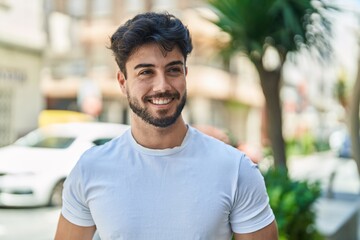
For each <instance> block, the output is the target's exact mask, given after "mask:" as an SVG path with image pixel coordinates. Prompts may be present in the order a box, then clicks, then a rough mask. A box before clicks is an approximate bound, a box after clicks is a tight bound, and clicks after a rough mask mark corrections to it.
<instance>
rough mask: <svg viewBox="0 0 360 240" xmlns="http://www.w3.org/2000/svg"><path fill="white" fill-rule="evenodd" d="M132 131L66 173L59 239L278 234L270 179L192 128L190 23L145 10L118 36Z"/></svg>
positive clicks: (271, 238)
mask: <svg viewBox="0 0 360 240" xmlns="http://www.w3.org/2000/svg"><path fill="white" fill-rule="evenodd" d="M111 49H112V51H113V53H114V55H115V59H116V62H117V64H118V65H119V69H120V70H119V72H118V74H117V79H118V81H119V84H120V88H121V91H122V92H123V93H124V94H125V95H126V96H127V99H128V102H129V106H130V108H131V110H132V113H131V128H130V129H129V131H127V132H126V133H124V134H123V135H122V136H120V137H118V138H116V139H114V140H112V141H110V142H108V143H107V144H105V145H103V146H99V147H93V148H91V149H90V150H88V151H86V152H85V153H84V154H83V156H82V157H81V159H80V160H79V161H78V163H77V165H76V166H75V168H74V169H73V170H72V172H71V174H70V175H69V177H68V178H67V180H66V183H65V186H64V192H63V208H62V213H61V216H60V220H59V224H58V229H57V232H56V237H55V239H56V240H75V239H76V240H91V239H92V237H93V235H94V232H95V230H96V229H97V231H98V233H99V235H100V238H101V239H102V240H110V239H125V240H142V239H143V240H145V239H146V240H177V239H179V240H193V239H203V240H229V239H230V238H231V236H232V234H234V236H235V239H237V240H240V239H254V240H264V239H266V240H276V239H277V228H276V223H275V218H274V215H273V213H272V210H271V208H270V207H269V203H268V196H267V193H266V189H265V185H264V181H263V178H262V176H261V174H260V172H259V170H258V168H257V166H256V165H255V164H253V163H252V162H251V161H250V160H249V159H248V158H247V157H246V156H245V155H244V154H243V153H241V152H240V151H239V150H237V149H236V148H233V147H231V146H229V145H227V144H225V143H223V142H221V141H219V140H216V139H214V138H211V137H209V136H206V135H204V134H202V133H200V132H199V131H197V130H195V129H194V128H192V127H190V126H189V125H187V124H186V123H185V122H184V120H183V118H182V116H181V112H182V109H183V107H184V105H185V102H186V75H187V71H188V70H187V67H186V58H187V55H188V54H189V53H190V52H191V50H192V44H191V38H190V35H189V31H188V29H187V28H186V27H185V26H184V25H183V24H182V23H181V21H180V20H179V19H177V18H175V17H174V16H172V15H169V14H167V13H165V14H158V13H145V14H139V15H137V16H135V17H134V18H133V19H131V20H129V21H128V22H126V23H125V24H124V25H123V26H120V28H119V29H117V31H116V32H115V33H114V34H113V36H112V37H111Z"/></svg>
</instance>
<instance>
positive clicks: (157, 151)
mask: <svg viewBox="0 0 360 240" xmlns="http://www.w3.org/2000/svg"><path fill="white" fill-rule="evenodd" d="M186 126H187V131H186V135H185V137H184V139H183V141H182V143H181V145H180V146H176V147H173V148H165V149H152V148H147V147H144V146H142V145H140V144H139V143H137V142H136V140H135V139H134V137H133V135H132V133H131V129H129V131H128V132H127V134H128V137H129V139H130V141H131V145H132V146H133V147H134V148H135V149H136V150H137V151H139V152H141V153H143V154H147V155H156V156H166V155H172V154H175V153H177V152H179V151H181V150H183V149H184V148H185V146H186V145H187V143H188V142H189V138H190V137H189V136H190V135H191V132H192V130H191V127H190V126H188V125H186Z"/></svg>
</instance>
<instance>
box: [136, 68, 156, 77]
mask: <svg viewBox="0 0 360 240" xmlns="http://www.w3.org/2000/svg"><path fill="white" fill-rule="evenodd" d="M152 73H153V71H152V70H150V69H144V70H142V71H140V72H139V75H142V76H146V75H150V74H152Z"/></svg>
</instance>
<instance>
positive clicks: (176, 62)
mask: <svg viewBox="0 0 360 240" xmlns="http://www.w3.org/2000/svg"><path fill="white" fill-rule="evenodd" d="M174 65H184V63H183V61H180V60H179V61H173V62H170V63H168V64H166V66H165V67H169V66H174ZM147 67H155V65H154V64H151V63H140V64H138V65H136V66H135V67H134V69H138V68H147Z"/></svg>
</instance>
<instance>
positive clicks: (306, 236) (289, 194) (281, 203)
mask: <svg viewBox="0 0 360 240" xmlns="http://www.w3.org/2000/svg"><path fill="white" fill-rule="evenodd" d="M264 178H265V183H266V187H267V191H268V194H269V198H270V206H271V207H272V209H273V211H274V214H275V217H276V221H277V224H278V229H279V240H320V239H324V238H323V237H322V236H321V235H320V234H319V233H318V231H317V230H316V228H315V212H314V209H313V203H314V202H315V201H316V200H317V199H318V198H319V197H320V194H321V189H320V184H319V183H310V182H308V181H294V180H291V179H290V178H289V176H288V174H287V171H285V170H284V169H280V168H270V169H269V170H267V172H265V173H264Z"/></svg>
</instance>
